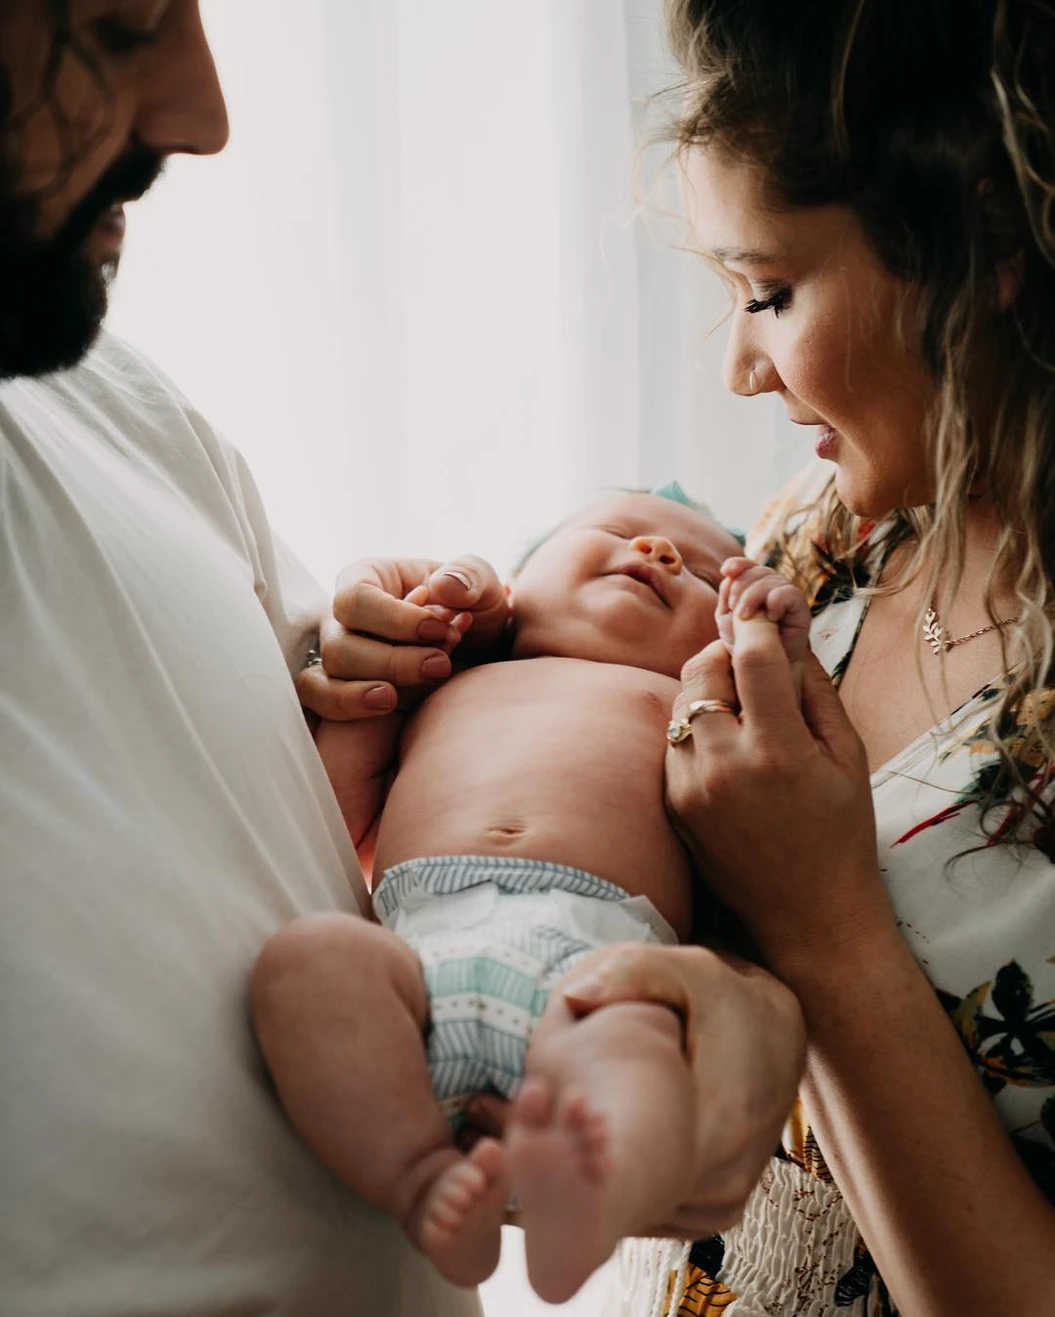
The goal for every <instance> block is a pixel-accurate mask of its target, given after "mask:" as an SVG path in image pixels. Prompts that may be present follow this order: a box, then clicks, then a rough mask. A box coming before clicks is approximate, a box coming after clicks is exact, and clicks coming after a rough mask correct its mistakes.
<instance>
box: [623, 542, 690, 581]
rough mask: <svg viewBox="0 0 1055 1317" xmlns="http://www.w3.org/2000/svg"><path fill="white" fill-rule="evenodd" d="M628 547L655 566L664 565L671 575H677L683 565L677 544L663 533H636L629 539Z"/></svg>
mask: <svg viewBox="0 0 1055 1317" xmlns="http://www.w3.org/2000/svg"><path fill="white" fill-rule="evenodd" d="M630 547H631V548H632V549H633V550H634V551H635V552H636V553H639V554H640V555H641V556H642V558H647V559H648V561H649V562H650V563H652V564H654V565H655V566H656V567H665V568H666V569H667V571H668V572H670V574H671V575H672V576H677V575H679V573H680V572H681V569H682V567H683V566H684V561H683V559H682V556H681V554H680V553H679V552H678V549H677V545H675V544H674V543H673V542H672V541H671V540H668V539H667V538H666V536H665V535H638V536H637V537H636V538H635V539H633V540H631V541H630Z"/></svg>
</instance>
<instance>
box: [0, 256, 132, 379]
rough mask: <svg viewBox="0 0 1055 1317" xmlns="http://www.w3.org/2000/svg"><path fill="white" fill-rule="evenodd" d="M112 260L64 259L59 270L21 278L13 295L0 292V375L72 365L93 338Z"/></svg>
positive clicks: (36, 373) (105, 298) (111, 272)
mask: <svg viewBox="0 0 1055 1317" xmlns="http://www.w3.org/2000/svg"><path fill="white" fill-rule="evenodd" d="M117 263H118V261H117V258H116V257H114V258H113V259H112V260H107V261H106V263H105V264H104V265H103V266H102V267H101V268H99V267H98V266H96V267H95V268H94V269H93V268H91V267H90V266H89V265H88V264H87V262H85V261H84V260H83V259H82V260H79V261H76V262H70V263H69V264H68V265H67V267H66V269H65V270H63V271H61V272H60V271H57V270H54V269H52V270H49V271H41V272H40V277H39V278H36V279H34V278H33V277H32V275H29V276H28V277H23V278H22V279H20V280H19V281H18V285H19V286H18V290H17V294H18V295H17V296H16V297H14V298H10V297H6V296H3V294H0V379H13V378H16V377H19V376H30V377H33V376H40V375H50V374H52V373H53V372H55V371H60V370H67V369H69V368H70V367H71V366H75V365H76V364H77V363H78V362H79V361H80V360H81V359H82V358H83V357H84V355H85V353H86V352H88V350H89V349H90V348H91V346H92V344H93V343H94V342H95V341H96V339H97V338H98V337H99V332H100V330H101V329H102V324H103V320H104V319H105V317H106V310H107V304H108V289H109V284H110V281H111V280H112V279H113V276H114V274H115V273H116V271H117Z"/></svg>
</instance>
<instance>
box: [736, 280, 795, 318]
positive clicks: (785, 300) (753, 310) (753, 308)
mask: <svg viewBox="0 0 1055 1317" xmlns="http://www.w3.org/2000/svg"><path fill="white" fill-rule="evenodd" d="M790 305H791V289H790V288H789V287H788V286H787V285H786V284H785V285H783V286H782V287H780V288H774V289H773V290H772V291H771V292H768V293H767V295H766V296H765V297H764V298H761V299H760V298H754V297H752V298H751V299H750V301H748V302H747V303H745V305H744V310H745V311H746V312H747V313H748V315H752V316H755V315H758V313H759V311H772V312H773V314H774V315H775V316H779V315H780V313H781V311H786V310H787V309H788V307H789V306H790Z"/></svg>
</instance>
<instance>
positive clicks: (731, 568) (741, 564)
mask: <svg viewBox="0 0 1055 1317" xmlns="http://www.w3.org/2000/svg"><path fill="white" fill-rule="evenodd" d="M757 566H758V563H756V562H755V560H754V558H744V557H738V558H726V560H725V561H724V562H723V563H722V565H721V568H720V571H721V573H722V575H723V576H724V577H727V578H728V579H729V580H730V581H735V580H736V579H737V578H738V577H740V576H743V574H744V572H746V571H747V570H748V569H749V568H751V567H757Z"/></svg>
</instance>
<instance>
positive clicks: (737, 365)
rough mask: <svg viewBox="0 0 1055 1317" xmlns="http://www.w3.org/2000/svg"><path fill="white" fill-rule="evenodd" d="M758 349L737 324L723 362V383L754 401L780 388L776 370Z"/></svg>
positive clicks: (730, 389) (731, 334) (730, 390)
mask: <svg viewBox="0 0 1055 1317" xmlns="http://www.w3.org/2000/svg"><path fill="white" fill-rule="evenodd" d="M759 347H760V345H759V344H757V343H755V342H753V341H751V338H750V335H749V334H748V333H747V332H746V331H745V330H744V329H743V328H742V327H741V326H738V325H737V324H735V323H734V325H733V327H732V329H731V331H730V334H729V345H728V347H727V348H726V350H725V360H724V361H723V362H722V383H723V384H724V385H725V387H726V388H727V389H728V390H729V392H730V393H738V394H740V395H741V397H744V398H752V397H754V395H755V394H756V393H772V392H774V391H775V390H776V389H779V388H780V387H781V382H780V376H779V375H778V374H777V369H776V367H775V366H774V365H773V363H772V361H770V359H769V358H768V357H767V356H766V354H765V353H764V352H762V351H759Z"/></svg>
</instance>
